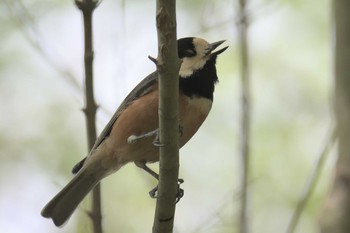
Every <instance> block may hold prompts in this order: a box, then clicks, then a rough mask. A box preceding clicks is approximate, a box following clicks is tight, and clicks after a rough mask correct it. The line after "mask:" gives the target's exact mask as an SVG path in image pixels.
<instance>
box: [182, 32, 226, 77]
mask: <svg viewBox="0 0 350 233" xmlns="http://www.w3.org/2000/svg"><path fill="white" fill-rule="evenodd" d="M224 42H225V41H224V40H221V41H218V42H214V43H208V42H207V41H205V40H203V39H201V38H195V37H186V38H182V39H179V40H178V42H177V43H178V45H177V46H178V56H179V58H180V59H181V60H182V64H181V67H180V72H179V74H180V76H181V77H182V78H186V77H189V76H191V75H192V74H193V73H194V72H196V71H197V70H201V69H202V68H203V67H204V66H205V64H206V63H207V62H208V61H209V60H212V59H213V60H214V64H215V60H216V57H217V56H218V55H219V54H220V53H222V52H224V51H225V50H226V49H227V48H228V46H226V47H224V48H222V49H220V50H218V51H214V50H215V49H216V48H217V47H218V46H219V45H221V44H222V43H224Z"/></svg>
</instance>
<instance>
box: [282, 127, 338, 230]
mask: <svg viewBox="0 0 350 233" xmlns="http://www.w3.org/2000/svg"><path fill="white" fill-rule="evenodd" d="M327 137H328V138H327V141H326V144H325V146H324V148H323V150H322V151H321V153H320V155H319V156H318V158H317V162H316V164H315V167H314V169H313V171H312V172H311V175H310V177H309V179H308V181H307V183H306V185H305V188H304V190H303V192H302V194H301V196H300V198H299V201H298V204H297V206H296V208H295V210H294V212H293V215H292V218H291V220H290V222H289V225H288V228H287V233H293V232H294V231H295V229H296V227H297V226H298V223H299V220H300V216H301V214H302V213H303V211H304V209H305V207H306V205H307V203H308V201H309V200H310V198H311V196H312V194H313V192H314V190H315V187H316V185H317V183H318V180H319V178H320V175H321V171H322V168H323V165H324V162H325V160H326V158H327V155H329V152H330V150H331V148H332V146H333V145H334V142H335V140H336V138H337V134H336V130H335V127H332V129H331V131H330V133H329V135H328V136H327Z"/></svg>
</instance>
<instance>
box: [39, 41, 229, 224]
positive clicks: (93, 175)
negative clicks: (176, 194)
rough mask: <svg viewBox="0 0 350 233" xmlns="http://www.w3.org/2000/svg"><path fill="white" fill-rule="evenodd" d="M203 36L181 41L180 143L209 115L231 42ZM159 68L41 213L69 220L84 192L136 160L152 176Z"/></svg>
mask: <svg viewBox="0 0 350 233" xmlns="http://www.w3.org/2000/svg"><path fill="white" fill-rule="evenodd" d="M224 42H225V40H221V41H218V42H214V43H208V42H207V41H206V40H204V39H202V38H198V37H185V38H181V39H178V40H177V47H178V57H179V59H181V62H182V63H181V66H180V69H179V97H178V98H179V121H180V122H179V130H180V133H179V146H180V147H182V146H183V145H185V144H186V143H187V142H188V141H189V140H190V138H191V137H192V136H193V135H194V134H195V133H196V132H197V130H198V129H199V128H200V126H201V125H202V123H203V122H204V120H205V119H206V117H207V116H208V114H209V112H210V109H211V107H212V103H213V95H214V87H215V84H216V83H217V82H218V76H217V71H216V60H217V57H218V55H219V54H221V53H222V52H224V51H225V50H226V49H227V48H228V46H226V47H224V48H222V49H220V50H217V51H215V49H216V48H218V47H219V46H220V45H221V44H222V43H224ZM158 90H159V89H158V73H157V71H155V72H153V73H151V74H150V75H148V76H147V77H146V78H144V79H143V80H142V81H141V82H140V83H139V84H138V85H136V87H135V88H134V89H133V90H132V91H131V92H130V93H129V94H128V95H127V96H126V98H125V99H124V100H123V102H122V103H121V104H120V106H119V107H118V109H117V110H116V112H115V113H114V115H113V116H112V118H111V120H110V121H109V122H108V123H107V125H106V126H105V128H104V129H103V130H102V132H101V134H100V135H99V137H98V138H97V140H96V142H95V144H94V146H93V148H92V149H91V151H90V152H89V154H88V156H87V157H85V158H84V159H83V160H81V161H80V162H79V163H77V164H76V165H75V166H74V168H73V170H72V172H73V174H75V176H74V177H73V178H72V180H71V181H70V182H69V183H68V184H67V185H66V186H65V187H64V188H63V189H62V190H61V191H60V192H59V193H58V194H57V195H56V196H54V197H53V198H52V199H51V200H50V201H49V202H48V203H47V204H46V206H45V207H44V208H43V210H42V211H41V215H42V216H43V217H45V218H51V219H52V220H53V222H54V224H55V225H56V226H62V225H63V224H64V223H66V222H67V221H68V219H69V218H70V216H71V215H72V214H73V212H74V210H75V209H76V208H77V207H78V205H79V203H80V202H81V201H82V200H83V199H84V197H85V196H86V195H87V194H88V193H89V192H90V191H91V190H92V189H93V188H94V186H95V185H96V184H98V183H99V182H100V181H101V180H102V179H103V178H105V177H106V176H108V175H111V174H112V173H115V172H116V171H118V170H119V169H120V168H121V167H122V166H124V165H125V164H127V163H130V162H134V163H135V165H136V166H137V167H140V168H142V169H143V170H145V171H146V172H148V173H149V174H151V175H152V176H153V177H155V178H157V179H158V174H157V173H156V172H154V171H153V170H151V169H150V168H149V167H148V166H147V163H153V162H157V161H159V149H158V147H157V146H155V145H156V144H157V132H158V127H159V122H158V104H159V101H158V100H159V91H158Z"/></svg>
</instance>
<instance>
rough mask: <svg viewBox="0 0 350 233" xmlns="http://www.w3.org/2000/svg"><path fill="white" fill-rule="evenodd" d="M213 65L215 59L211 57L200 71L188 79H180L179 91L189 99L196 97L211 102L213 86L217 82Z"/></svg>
mask: <svg viewBox="0 0 350 233" xmlns="http://www.w3.org/2000/svg"><path fill="white" fill-rule="evenodd" d="M215 63H216V57H211V58H210V59H209V60H208V61H207V63H206V64H205V65H204V67H203V68H202V69H200V70H196V71H195V72H194V73H193V74H192V75H191V76H189V77H186V78H182V77H180V81H179V89H180V91H181V92H182V93H184V94H185V95H187V96H189V97H191V98H192V97H195V96H197V97H203V98H207V99H210V100H213V93H214V86H215V83H216V82H218V76H217V74H216V68H215Z"/></svg>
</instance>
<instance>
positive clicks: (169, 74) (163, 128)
mask: <svg viewBox="0 0 350 233" xmlns="http://www.w3.org/2000/svg"><path fill="white" fill-rule="evenodd" d="M175 2H176V1H175V0H157V9H156V20H157V35H158V57H157V59H152V61H153V62H155V63H156V65H157V71H158V79H159V94H160V96H159V139H160V144H162V145H163V146H161V147H160V149H159V151H160V161H159V184H158V198H157V204H156V210H155V216H154V223H153V233H170V232H173V225H174V217H175V205H176V195H177V192H178V190H179V187H178V183H177V182H178V174H179V140H178V138H179V136H178V131H179V130H178V129H179V127H178V123H179V121H178V94H179V90H178V88H179V78H178V77H179V69H180V60H179V58H178V56H177V40H176V4H175Z"/></svg>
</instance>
